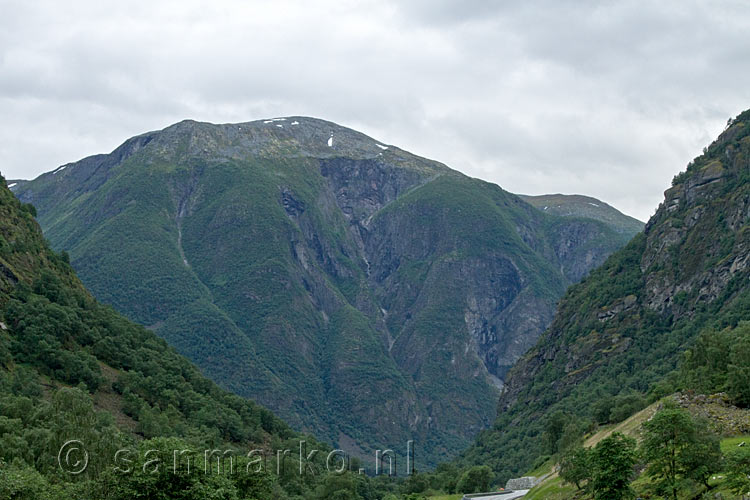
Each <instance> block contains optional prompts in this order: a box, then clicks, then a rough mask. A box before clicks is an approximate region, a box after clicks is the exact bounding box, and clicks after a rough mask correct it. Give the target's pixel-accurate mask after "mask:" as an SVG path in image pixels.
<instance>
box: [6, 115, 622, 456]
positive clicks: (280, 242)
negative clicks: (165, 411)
mask: <svg viewBox="0 0 750 500" xmlns="http://www.w3.org/2000/svg"><path fill="white" fill-rule="evenodd" d="M13 189H14V192H15V193H16V194H17V195H18V196H19V198H20V199H22V200H23V201H25V202H32V203H33V204H34V205H35V206H36V207H37V208H38V210H39V214H40V221H41V224H42V226H43V228H44V229H45V234H46V236H47V237H48V238H49V239H50V241H51V242H52V244H53V245H54V246H55V247H56V248H58V249H65V250H67V251H69V252H70V255H71V259H72V260H71V261H72V263H73V266H74V267H75V268H76V270H77V271H78V272H79V274H80V276H81V277H82V279H83V281H84V283H86V285H87V286H88V287H89V288H90V289H91V290H92V291H93V293H94V294H95V295H96V296H97V297H98V298H99V299H100V300H102V301H104V302H106V303H109V304H111V305H113V306H114V307H115V308H116V309H118V310H119V311H121V312H123V313H125V314H126V315H128V316H129V317H130V318H131V319H133V320H135V321H137V322H139V323H141V324H143V325H147V326H148V327H149V328H151V329H153V330H154V331H156V332H157V333H158V334H159V335H161V336H163V337H164V338H165V339H167V340H168V341H169V342H170V343H171V344H172V345H174V346H175V347H176V348H177V350H178V351H180V352H181V353H183V354H185V355H186V356H188V357H189V358H191V359H193V360H194V361H195V362H196V363H197V364H198V366H199V367H200V368H201V370H203V372H204V373H205V374H207V375H208V376H209V377H211V378H212V379H213V380H215V381H217V382H218V383H219V384H220V385H222V386H223V387H226V388H228V389H230V390H232V391H234V392H236V393H238V394H240V395H245V396H250V397H253V398H254V399H256V400H258V401H260V402H262V403H263V404H265V405H267V406H269V407H270V408H272V409H273V410H274V411H276V412H277V413H278V414H279V415H281V416H282V417H283V418H285V419H286V420H287V421H289V422H290V423H291V424H292V425H294V426H296V427H297V428H300V429H305V430H311V431H314V432H315V433H316V435H318V436H320V437H323V438H326V439H328V440H330V441H331V442H333V443H336V444H338V445H339V446H343V447H346V448H348V449H350V450H353V451H354V452H361V453H365V452H367V453H368V454H370V450H371V449H372V448H375V447H379V448H384V447H389V448H396V449H403V448H404V446H405V444H404V443H405V442H406V441H407V440H408V439H414V440H415V441H416V442H417V446H418V448H419V452H420V458H421V459H422V461H423V463H427V464H430V463H434V462H435V461H436V460H437V459H439V458H441V457H445V456H449V455H450V454H452V453H455V452H456V451H458V450H459V449H461V448H462V447H464V446H465V445H466V444H468V440H469V439H470V438H471V437H472V436H473V435H474V434H476V432H477V431H478V430H479V429H481V428H483V427H486V426H487V425H489V423H490V422H491V419H492V418H493V416H494V414H495V401H496V399H497V394H498V392H497V391H498V389H497V388H498V387H499V386H501V385H502V380H503V378H504V376H505V373H506V371H507V370H508V369H509V367H510V366H511V365H512V364H513V362H514V361H515V360H516V359H518V357H520V356H521V355H522V354H523V353H524V352H525V351H526V350H527V349H528V348H529V347H531V346H532V345H533V344H534V342H535V340H536V338H537V337H538V335H539V334H540V333H541V332H542V331H543V330H544V328H545V327H546V326H547V324H548V323H549V321H550V320H551V318H552V312H553V310H554V304H555V302H556V300H557V299H558V298H559V296H560V295H561V294H562V293H563V291H564V290H565V288H566V287H567V286H568V285H569V284H570V283H572V282H575V281H577V280H579V279H580V278H581V277H582V276H583V275H584V274H585V273H586V272H587V271H588V269H590V268H591V267H593V266H595V265H598V264H599V263H601V262H602V261H603V260H604V259H605V257H606V256H607V255H608V254H610V253H611V252H612V251H613V250H615V249H616V248H619V247H620V246H622V245H623V244H624V243H625V242H626V241H627V239H628V237H629V235H626V234H621V233H618V232H617V231H615V230H613V229H612V228H611V227H610V226H608V225H607V224H604V223H602V222H600V221H597V220H592V219H586V218H575V217H574V218H569V217H566V218H562V217H554V216H548V215H545V214H543V213H541V212H540V211H538V210H536V209H534V208H533V207H531V206H530V205H528V204H526V203H524V202H523V201H522V200H520V199H519V198H518V197H516V196H515V195H512V194H510V193H507V192H505V191H503V190H502V189H500V188H499V187H497V186H495V185H492V184H488V183H485V182H481V181H478V180H476V179H471V178H468V177H466V176H464V175H461V174H460V173H458V172H455V171H453V170H450V169H449V168H447V167H445V166H444V165H441V164H439V163H436V162H433V161H430V160H426V159H423V158H419V157H416V156H414V155H411V154H409V153H407V152H405V151H402V150H400V149H398V148H396V147H394V146H386V145H383V144H379V143H377V142H376V141H374V140H373V139H371V138H369V137H366V136H364V135H362V134H360V133H357V132H355V131H352V130H349V129H346V128H343V127H339V126H337V125H335V124H333V123H329V122H325V121H321V120H316V119H312V118H305V117H290V118H279V119H274V120H265V121H258V122H250V123H243V124H233V125H212V124H207V123H197V122H192V121H185V122H181V123H178V124H176V125H173V126H171V127H168V128H167V129H164V130H162V131H159V132H152V133H148V134H144V135H141V136H138V137H134V138H132V139H130V140H128V141H127V142H125V143H124V144H123V145H122V146H121V147H119V148H118V149H117V150H115V151H114V152H113V153H112V154H109V155H98V156H94V157H90V158H86V159H84V160H81V161H80V162H77V163H74V164H69V165H65V166H63V167H60V168H58V169H57V170H55V171H54V172H51V173H49V174H45V175H42V176H41V177H39V178H38V179H36V180H34V181H31V182H27V183H19V184H17V186H15V187H14V188H13Z"/></svg>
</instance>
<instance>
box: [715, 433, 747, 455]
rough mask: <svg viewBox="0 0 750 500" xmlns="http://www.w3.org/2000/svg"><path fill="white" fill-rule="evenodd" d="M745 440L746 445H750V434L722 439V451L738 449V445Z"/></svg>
mask: <svg viewBox="0 0 750 500" xmlns="http://www.w3.org/2000/svg"><path fill="white" fill-rule="evenodd" d="M743 441H744V443H745V446H750V435H744V436H736V437H731V438H726V439H722V440H721V452H722V453H727V452H729V451H731V450H736V449H737V445H739V444H740V443H742V442H743Z"/></svg>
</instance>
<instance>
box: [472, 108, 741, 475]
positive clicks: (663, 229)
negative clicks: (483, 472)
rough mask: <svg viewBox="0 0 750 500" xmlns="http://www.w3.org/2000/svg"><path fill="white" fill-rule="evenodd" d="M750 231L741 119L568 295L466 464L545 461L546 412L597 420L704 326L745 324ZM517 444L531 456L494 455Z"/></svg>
mask: <svg viewBox="0 0 750 500" xmlns="http://www.w3.org/2000/svg"><path fill="white" fill-rule="evenodd" d="M749 223H750V112H745V113H743V114H742V115H740V116H739V117H738V118H737V119H736V120H735V121H734V122H733V124H732V125H731V126H730V127H729V128H728V129H727V130H726V131H724V133H722V134H721V136H719V138H718V139H717V140H716V141H715V142H714V143H713V144H711V145H710V146H709V147H708V148H707V149H706V150H705V152H704V154H703V155H702V156H700V157H698V158H696V159H695V160H694V161H693V162H691V164H690V165H689V166H688V169H687V171H686V172H684V173H682V174H680V175H678V176H677V177H675V179H674V181H673V185H672V187H671V188H669V189H668V190H667V191H666V192H665V195H664V202H663V203H662V204H661V205H660V206H659V208H658V209H657V211H656V213H655V215H654V216H653V217H652V218H651V220H649V222H648V223H647V225H646V228H645V230H644V232H643V233H641V234H639V235H637V236H636V237H635V238H633V240H631V242H630V243H629V244H628V245H626V246H625V247H624V248H623V249H621V250H619V251H618V252H615V253H614V254H613V255H612V256H610V257H609V259H607V261H606V262H605V264H604V265H603V266H601V267H599V268H598V269H595V270H594V271H592V272H591V273H590V274H589V275H588V276H587V277H586V278H585V279H584V280H583V281H582V282H581V283H579V284H577V285H574V286H572V287H571V288H570V289H569V290H568V292H567V293H566V294H565V296H564V297H563V298H562V299H561V301H560V304H559V307H558V310H557V312H556V314H555V318H554V320H553V322H552V324H551V326H550V327H549V329H548V330H547V331H546V332H545V333H544V335H543V336H542V337H541V338H540V339H539V341H538V343H537V345H536V346H535V347H534V348H532V349H531V350H530V351H529V352H528V353H526V354H525V355H524V356H523V357H522V358H521V359H520V360H519V361H518V363H517V364H516V365H515V366H514V368H513V370H512V371H511V372H510V373H509V374H508V377H506V387H505V391H504V392H503V395H502V396H501V398H500V403H499V407H500V412H499V416H498V420H497V421H496V423H495V425H494V428H493V430H492V431H489V432H488V433H485V434H484V435H482V436H480V439H479V440H478V442H477V443H476V445H475V446H474V447H473V448H472V449H471V450H469V452H467V456H468V457H470V458H471V460H472V461H479V462H490V463H492V464H493V466H494V467H495V469H496V470H498V471H499V472H501V474H507V475H512V474H514V473H515V472H516V471H520V470H523V469H524V468H525V467H528V465H530V463H531V462H532V461H533V459H534V457H535V456H536V455H538V454H540V453H541V448H540V445H539V440H538V437H537V438H534V437H531V436H535V435H536V436H539V434H541V432H540V431H541V429H542V425H543V421H544V418H545V415H548V414H551V412H554V411H557V410H560V411H563V412H565V413H568V414H572V415H579V416H581V417H585V418H590V417H591V415H592V408H593V406H594V405H595V404H596V403H597V402H598V401H600V400H601V399H604V398H607V397H611V396H616V395H618V394H623V395H627V394H630V393H631V392H640V393H645V392H646V391H648V390H649V387H650V386H651V385H652V384H654V383H655V382H657V381H659V380H660V379H661V378H662V377H663V376H665V375H666V374H667V373H668V372H670V371H671V370H673V369H674V368H675V366H676V364H677V361H678V359H679V357H680V355H681V353H682V352H683V351H684V350H685V349H686V348H687V347H688V346H689V345H690V343H691V341H692V340H693V339H694V338H695V337H696V335H697V334H698V332H699V331H700V329H701V328H702V327H714V328H723V327H726V326H734V325H736V324H737V323H738V322H739V321H741V320H746V319H750V286H749V285H750V266H749V264H750V224H749ZM521 436H524V437H521ZM519 439H523V443H524V444H522V445H520V446H519V445H518V444H517V443H518V441H517V440H519ZM511 442H513V443H516V447H515V448H514V449H522V450H532V451H529V452H523V453H517V454H516V455H513V454H512V453H509V454H507V456H502V457H500V456H497V455H493V450H497V449H505V448H506V447H507V446H508V443H511Z"/></svg>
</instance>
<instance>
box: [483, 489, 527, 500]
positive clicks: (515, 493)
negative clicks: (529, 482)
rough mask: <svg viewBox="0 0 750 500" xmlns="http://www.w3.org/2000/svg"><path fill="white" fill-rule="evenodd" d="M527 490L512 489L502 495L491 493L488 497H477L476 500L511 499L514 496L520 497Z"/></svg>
mask: <svg viewBox="0 0 750 500" xmlns="http://www.w3.org/2000/svg"><path fill="white" fill-rule="evenodd" d="M528 492H529V490H514V491H513V493H506V494H504V495H492V496H488V497H481V498H477V499H476V500H513V499H514V498H521V497H523V496H524V495H525V494H526V493H528Z"/></svg>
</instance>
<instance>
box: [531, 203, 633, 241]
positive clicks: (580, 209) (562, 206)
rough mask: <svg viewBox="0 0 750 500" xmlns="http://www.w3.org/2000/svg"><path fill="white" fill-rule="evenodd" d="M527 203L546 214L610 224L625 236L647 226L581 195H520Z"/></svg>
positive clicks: (606, 205) (604, 204) (605, 204)
mask: <svg viewBox="0 0 750 500" xmlns="http://www.w3.org/2000/svg"><path fill="white" fill-rule="evenodd" d="M518 196H519V197H520V198H521V199H522V200H523V201H525V202H526V203H530V204H531V205H534V206H535V207H536V208H538V209H539V210H542V211H544V212H545V213H549V214H553V215H560V216H562V217H587V218H590V219H594V220H598V221H601V222H604V223H606V224H609V225H610V226H611V227H613V228H615V230H617V231H619V232H622V233H623V234H635V233H639V232H641V231H643V228H644V227H645V225H646V224H644V223H643V222H641V221H639V220H638V219H635V218H633V217H630V216H628V215H625V214H623V213H622V212H620V211H619V210H617V209H616V208H614V207H612V206H610V205H608V204H607V203H604V202H603V201H601V200H597V199H596V198H592V197H590V196H584V195H580V194H542V195H537V196H529V195H525V194H519V195H518Z"/></svg>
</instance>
